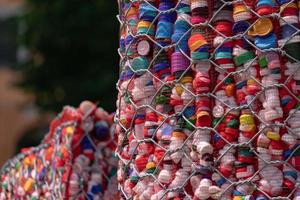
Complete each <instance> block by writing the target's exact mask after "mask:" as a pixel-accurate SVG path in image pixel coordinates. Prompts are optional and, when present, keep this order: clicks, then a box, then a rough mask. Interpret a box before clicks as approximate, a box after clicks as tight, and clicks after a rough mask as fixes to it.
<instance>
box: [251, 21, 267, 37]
mask: <svg viewBox="0 0 300 200" xmlns="http://www.w3.org/2000/svg"><path fill="white" fill-rule="evenodd" d="M272 31H273V23H272V21H271V20H270V19H269V18H262V19H259V20H258V21H256V23H255V24H254V25H253V27H252V28H251V29H250V30H249V31H248V35H251V36H265V35H268V34H269V33H271V32H272Z"/></svg>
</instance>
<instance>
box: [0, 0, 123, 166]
mask: <svg viewBox="0 0 300 200" xmlns="http://www.w3.org/2000/svg"><path fill="white" fill-rule="evenodd" d="M116 15H117V3H116V1H110V0H84V1H83V0H0V147H1V151H0V166H2V165H3V164H4V162H5V161H7V159H9V158H10V157H12V156H13V155H14V154H16V153H17V152H18V151H19V150H20V148H23V147H27V146H32V145H37V144H39V142H40V140H41V139H42V138H43V136H44V134H46V133H47V131H48V126H49V122H50V121H51V119H52V118H53V117H54V116H55V115H56V114H57V113H58V112H60V111H61V109H62V108H63V106H64V105H72V106H77V105H79V103H80V102H81V101H82V100H85V99H88V100H91V101H94V102H100V105H101V106H102V107H103V108H104V109H106V110H107V111H110V112H112V111H114V110H115V100H116V95H117V92H116V90H115V83H116V81H117V78H118V67H117V65H118V54H117V47H118V28H119V25H118V21H117V19H116Z"/></svg>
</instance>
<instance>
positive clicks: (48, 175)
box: [0, 101, 119, 200]
mask: <svg viewBox="0 0 300 200" xmlns="http://www.w3.org/2000/svg"><path fill="white" fill-rule="evenodd" d="M112 118H113V117H112V116H111V115H109V114H108V113H107V112H106V111H104V110H103V109H102V108H98V107H97V106H96V105H95V104H93V103H91V102H88V101H84V102H83V103H81V104H80V106H79V108H73V107H70V106H65V107H64V109H63V111H62V112H61V113H60V114H59V115H57V116H56V117H55V118H54V119H53V120H52V122H51V125H50V126H49V133H48V134H46V136H45V137H44V139H43V141H42V142H41V144H40V145H38V146H37V147H28V148H25V149H23V150H22V151H21V153H19V154H18V155H16V156H15V157H14V158H13V159H11V160H9V161H8V162H7V163H6V164H5V166H4V167H3V168H2V170H1V177H0V183H1V188H0V199H1V200H7V199H30V200H38V199H76V200H84V199H93V200H100V199H101V200H102V199H103V200H115V199H118V198H119V195H118V191H117V179H116V172H117V159H116V158H115V156H114V150H115V147H116V143H115V141H116V138H115V136H114V134H113V133H114V132H115V131H114V125H113V124H112V121H113V120H112Z"/></svg>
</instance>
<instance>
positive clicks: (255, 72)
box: [115, 0, 300, 200]
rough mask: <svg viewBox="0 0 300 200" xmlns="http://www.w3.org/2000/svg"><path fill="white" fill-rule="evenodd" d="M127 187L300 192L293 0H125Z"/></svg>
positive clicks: (136, 190) (122, 177)
mask: <svg viewBox="0 0 300 200" xmlns="http://www.w3.org/2000/svg"><path fill="white" fill-rule="evenodd" d="M118 3H119V15H118V19H119V21H120V23H121V28H120V48H119V54H120V57H121V60H120V79H119V81H118V83H117V89H118V91H119V96H118V101H117V106H118V111H117V113H116V116H115V120H116V122H117V123H118V125H117V128H116V131H117V132H118V147H117V150H116V152H117V155H118V157H119V159H120V161H119V169H118V182H119V189H120V191H121V197H122V198H123V199H141V200H146V199H147V200H148V199H151V200H156V199H200V200H203V199H226V200H227V199H235V200H239V199H257V200H264V199H300V190H299V181H300V176H299V175H300V174H299V169H300V168H299V167H300V165H299V164H300V163H299V162H300V160H299V159H300V158H299V156H300V150H299V142H298V140H299V137H300V110H299V105H300V104H299V100H300V99H299V91H300V71H299V66H300V62H299V60H300V35H299V32H300V31H299V6H300V2H299V1H295V0H277V1H275V0H244V1H241V0H234V1H225V0H217V1H213V0H177V1H176V0H119V1H118Z"/></svg>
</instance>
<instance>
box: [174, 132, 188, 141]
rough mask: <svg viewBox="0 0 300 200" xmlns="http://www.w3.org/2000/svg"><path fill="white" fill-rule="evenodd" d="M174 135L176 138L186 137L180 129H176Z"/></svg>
mask: <svg viewBox="0 0 300 200" xmlns="http://www.w3.org/2000/svg"><path fill="white" fill-rule="evenodd" d="M172 136H173V137H175V138H179V139H185V138H186V135H185V134H184V133H183V132H179V131H174V132H173V133H172Z"/></svg>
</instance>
